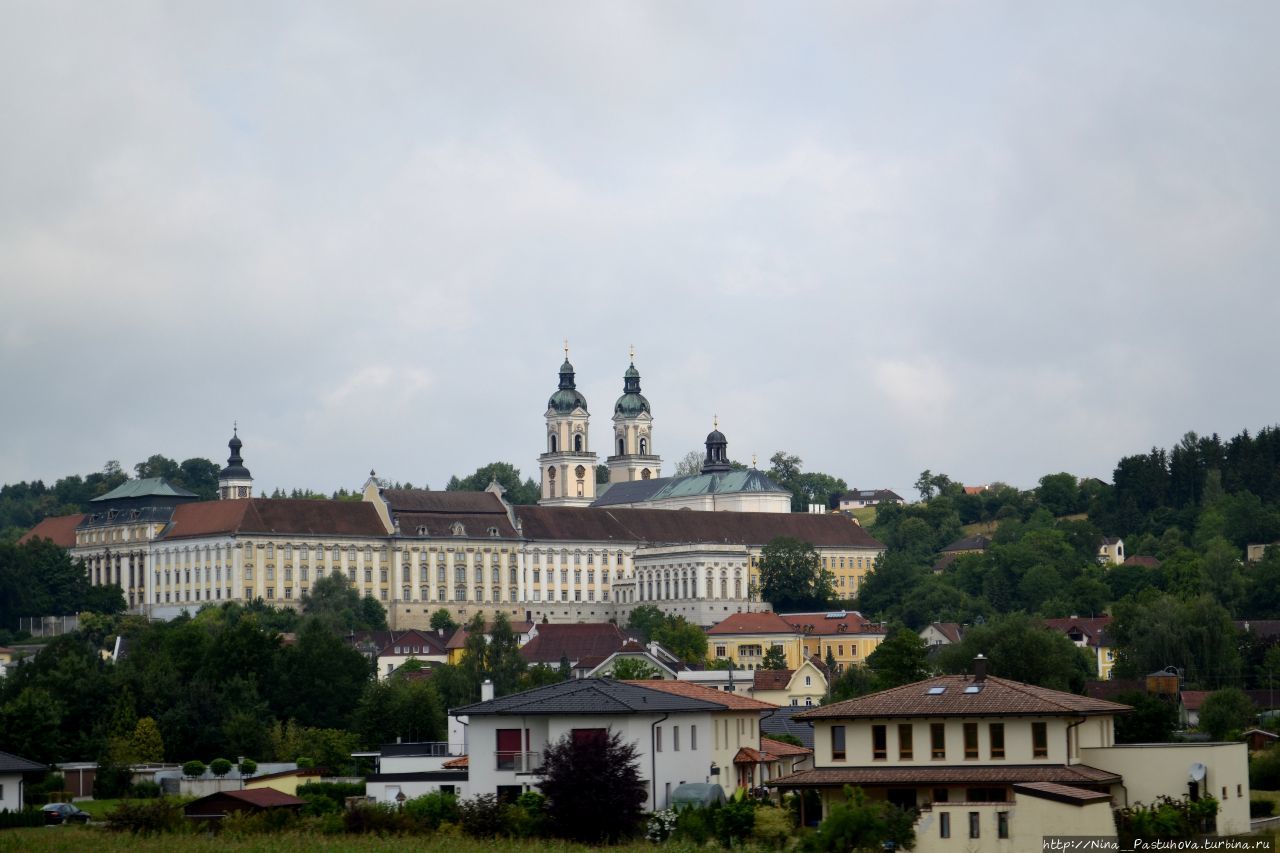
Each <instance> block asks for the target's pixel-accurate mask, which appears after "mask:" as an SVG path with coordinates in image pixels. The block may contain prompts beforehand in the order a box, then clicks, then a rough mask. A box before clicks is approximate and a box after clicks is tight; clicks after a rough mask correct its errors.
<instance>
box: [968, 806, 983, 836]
mask: <svg viewBox="0 0 1280 853" xmlns="http://www.w3.org/2000/svg"><path fill="white" fill-rule="evenodd" d="M980 828H981V821H980V820H979V817H978V813H977V812H969V837H970V838H979V837H981V832H980Z"/></svg>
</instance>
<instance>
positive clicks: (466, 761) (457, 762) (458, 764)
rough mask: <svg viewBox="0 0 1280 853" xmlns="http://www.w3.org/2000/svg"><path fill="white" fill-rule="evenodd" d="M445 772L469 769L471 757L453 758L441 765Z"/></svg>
mask: <svg viewBox="0 0 1280 853" xmlns="http://www.w3.org/2000/svg"><path fill="white" fill-rule="evenodd" d="M440 766H441V767H442V768H444V769H445V770H456V769H459V768H467V767H470V766H471V759H470V757H468V756H466V755H464V756H462V757H461V758H453V759H450V760H449V761H446V762H445V763H444V764H441V765H440Z"/></svg>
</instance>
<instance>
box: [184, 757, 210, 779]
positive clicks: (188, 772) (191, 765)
mask: <svg viewBox="0 0 1280 853" xmlns="http://www.w3.org/2000/svg"><path fill="white" fill-rule="evenodd" d="M204 771H205V766H204V762H203V761H188V762H187V763H186V764H183V765H182V775H183V776H187V777H189V778H191V779H196V778H199V777H200V776H203V775H204Z"/></svg>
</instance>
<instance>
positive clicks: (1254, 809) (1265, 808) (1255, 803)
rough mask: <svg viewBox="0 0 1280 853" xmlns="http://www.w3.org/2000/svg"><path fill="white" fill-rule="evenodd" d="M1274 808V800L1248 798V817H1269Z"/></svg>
mask: <svg viewBox="0 0 1280 853" xmlns="http://www.w3.org/2000/svg"><path fill="white" fill-rule="evenodd" d="M1275 810H1276V802H1275V800H1250V801H1249V817H1251V818H1257V817H1271V815H1272V814H1273V813H1274V812H1275Z"/></svg>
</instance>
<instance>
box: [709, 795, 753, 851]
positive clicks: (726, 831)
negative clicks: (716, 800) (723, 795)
mask: <svg viewBox="0 0 1280 853" xmlns="http://www.w3.org/2000/svg"><path fill="white" fill-rule="evenodd" d="M714 814H715V828H716V838H717V839H719V841H720V843H721V844H723V845H724V846H725V847H732V846H733V845H734V843H738V844H741V843H742V842H744V841H746V840H747V839H748V838H750V837H751V830H752V829H754V828H755V825H756V804H755V803H754V802H752V801H751V800H748V799H733V800H730V801H729V802H727V803H725V804H724V805H723V806H721V807H720V808H718V809H716V810H715V812H714Z"/></svg>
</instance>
